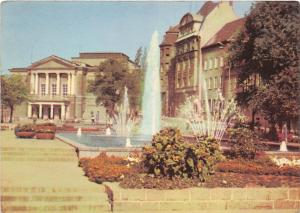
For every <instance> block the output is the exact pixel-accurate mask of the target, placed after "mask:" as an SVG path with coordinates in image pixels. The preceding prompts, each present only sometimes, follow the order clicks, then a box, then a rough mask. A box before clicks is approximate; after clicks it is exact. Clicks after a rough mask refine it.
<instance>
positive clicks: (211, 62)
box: [209, 59, 213, 70]
mask: <svg viewBox="0 0 300 213" xmlns="http://www.w3.org/2000/svg"><path fill="white" fill-rule="evenodd" d="M212 68H213V61H212V59H209V69H210V70H211V69H212Z"/></svg>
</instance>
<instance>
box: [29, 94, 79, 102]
mask: <svg viewBox="0 0 300 213" xmlns="http://www.w3.org/2000/svg"><path fill="white" fill-rule="evenodd" d="M73 96H74V95H67V96H62V95H41V94H31V95H30V100H35V101H69V99H70V98H71V97H73Z"/></svg>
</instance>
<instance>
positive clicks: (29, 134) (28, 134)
mask: <svg viewBox="0 0 300 213" xmlns="http://www.w3.org/2000/svg"><path fill="white" fill-rule="evenodd" d="M15 135H16V136H17V137H18V138H33V137H34V136H35V132H22V131H19V132H16V133H15Z"/></svg>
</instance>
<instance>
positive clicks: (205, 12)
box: [197, 1, 219, 17]
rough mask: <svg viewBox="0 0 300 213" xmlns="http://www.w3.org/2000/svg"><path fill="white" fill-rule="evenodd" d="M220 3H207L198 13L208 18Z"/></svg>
mask: <svg viewBox="0 0 300 213" xmlns="http://www.w3.org/2000/svg"><path fill="white" fill-rule="evenodd" d="M218 4H219V3H214V2H212V1H207V2H205V4H204V5H203V6H202V7H201V9H200V10H199V11H198V12H197V14H199V15H201V16H204V17H205V16H207V15H208V14H209V13H210V12H211V11H212V10H213V9H214V8H215V7H216V6H217V5H218Z"/></svg>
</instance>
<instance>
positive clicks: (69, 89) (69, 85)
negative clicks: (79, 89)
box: [68, 73, 71, 95]
mask: <svg viewBox="0 0 300 213" xmlns="http://www.w3.org/2000/svg"><path fill="white" fill-rule="evenodd" d="M70 94H71V73H68V95H70Z"/></svg>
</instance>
